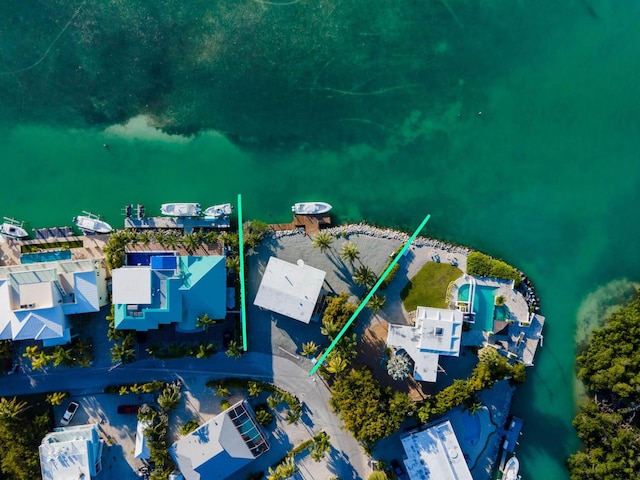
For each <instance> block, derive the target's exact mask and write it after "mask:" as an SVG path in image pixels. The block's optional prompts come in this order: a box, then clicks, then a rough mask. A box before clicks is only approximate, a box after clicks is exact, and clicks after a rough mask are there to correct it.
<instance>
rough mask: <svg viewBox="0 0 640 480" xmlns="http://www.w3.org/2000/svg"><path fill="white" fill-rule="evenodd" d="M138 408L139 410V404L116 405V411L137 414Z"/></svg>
mask: <svg viewBox="0 0 640 480" xmlns="http://www.w3.org/2000/svg"><path fill="white" fill-rule="evenodd" d="M138 410H140V405H118V413H133V414H137V413H138Z"/></svg>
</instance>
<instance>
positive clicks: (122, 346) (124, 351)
mask: <svg viewBox="0 0 640 480" xmlns="http://www.w3.org/2000/svg"><path fill="white" fill-rule="evenodd" d="M135 359H136V351H135V349H134V348H133V334H132V333H128V334H126V335H125V337H124V338H123V339H122V342H121V343H116V344H114V345H113V347H111V360H112V361H113V362H114V363H118V362H121V363H131V362H134V361H135Z"/></svg>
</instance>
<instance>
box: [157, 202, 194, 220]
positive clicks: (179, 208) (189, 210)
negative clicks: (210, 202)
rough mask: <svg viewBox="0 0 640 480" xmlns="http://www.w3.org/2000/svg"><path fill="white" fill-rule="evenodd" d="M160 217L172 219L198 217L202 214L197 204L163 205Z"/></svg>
mask: <svg viewBox="0 0 640 480" xmlns="http://www.w3.org/2000/svg"><path fill="white" fill-rule="evenodd" d="M160 211H161V212H162V215H170V216H172V217H199V216H200V215H201V214H202V210H201V209H200V204H199V203H163V204H162V208H161V210H160Z"/></svg>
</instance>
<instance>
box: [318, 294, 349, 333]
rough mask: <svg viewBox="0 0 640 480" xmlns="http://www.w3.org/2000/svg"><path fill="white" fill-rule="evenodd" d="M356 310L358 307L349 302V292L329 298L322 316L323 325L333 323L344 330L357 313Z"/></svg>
mask: <svg viewBox="0 0 640 480" xmlns="http://www.w3.org/2000/svg"><path fill="white" fill-rule="evenodd" d="M356 308H358V307H357V305H355V304H353V303H351V302H349V294H348V293H347V292H341V293H340V295H337V296H334V297H329V298H328V299H327V306H326V308H325V309H324V314H323V315H322V324H323V325H325V324H326V323H329V322H333V323H335V324H336V325H338V326H339V329H342V327H343V326H344V325H345V324H346V323H347V322H348V321H349V319H350V318H351V316H352V315H353V313H354V312H355V311H356Z"/></svg>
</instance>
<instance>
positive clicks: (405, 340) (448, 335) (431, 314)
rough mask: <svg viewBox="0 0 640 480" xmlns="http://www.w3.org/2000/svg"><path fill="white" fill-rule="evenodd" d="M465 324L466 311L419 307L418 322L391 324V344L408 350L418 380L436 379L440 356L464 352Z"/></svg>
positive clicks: (416, 316)
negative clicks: (462, 341) (461, 342)
mask: <svg viewBox="0 0 640 480" xmlns="http://www.w3.org/2000/svg"><path fill="white" fill-rule="evenodd" d="M462 323H463V314H462V312H460V311H458V310H448V309H443V308H430V307H418V308H417V309H416V312H415V325H413V326H406V325H391V324H390V325H389V333H388V335H387V345H388V346H390V347H393V348H394V349H396V351H397V352H398V351H401V350H404V351H406V352H407V354H408V355H409V356H410V357H411V359H412V360H413V363H414V370H413V377H414V378H415V379H416V380H420V381H423V382H435V381H436V379H437V376H438V360H439V358H440V355H447V356H454V357H457V356H458V355H459V354H460V341H461V338H462Z"/></svg>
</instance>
